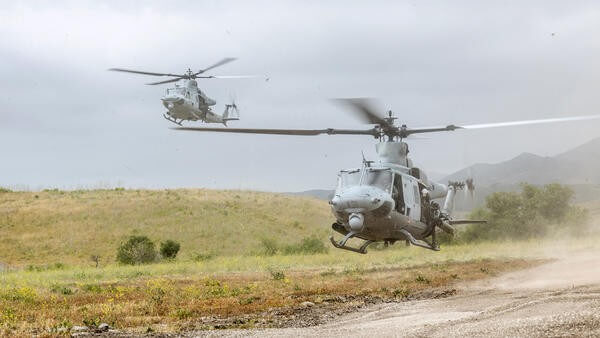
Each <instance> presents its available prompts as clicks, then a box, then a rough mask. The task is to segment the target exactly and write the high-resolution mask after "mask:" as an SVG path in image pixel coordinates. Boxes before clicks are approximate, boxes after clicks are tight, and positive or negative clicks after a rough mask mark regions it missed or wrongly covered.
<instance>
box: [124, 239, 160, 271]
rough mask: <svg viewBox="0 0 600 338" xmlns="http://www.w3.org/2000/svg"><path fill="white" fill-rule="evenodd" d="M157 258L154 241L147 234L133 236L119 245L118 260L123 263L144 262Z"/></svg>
mask: <svg viewBox="0 0 600 338" xmlns="http://www.w3.org/2000/svg"><path fill="white" fill-rule="evenodd" d="M155 260H156V249H155V247H154V242H152V241H151V240H150V239H149V238H148V237H146V236H131V237H129V239H128V240H127V241H126V242H124V243H123V244H121V246H119V249H118V251H117V261H118V262H119V263H122V264H131V265H134V264H144V263H151V262H153V261H155Z"/></svg>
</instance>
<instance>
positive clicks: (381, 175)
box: [361, 169, 392, 192]
mask: <svg viewBox="0 0 600 338" xmlns="http://www.w3.org/2000/svg"><path fill="white" fill-rule="evenodd" d="M361 184H362V185H371V186H374V187H377V188H379V189H382V190H384V191H388V192H389V191H390V189H391V188H392V172H391V171H390V170H373V169H368V170H367V172H365V176H364V177H363V179H362V183H361Z"/></svg>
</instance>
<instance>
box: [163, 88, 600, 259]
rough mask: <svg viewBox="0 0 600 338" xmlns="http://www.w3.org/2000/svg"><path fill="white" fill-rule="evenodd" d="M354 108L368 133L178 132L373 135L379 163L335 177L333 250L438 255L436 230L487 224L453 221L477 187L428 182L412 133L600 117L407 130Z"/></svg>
mask: <svg viewBox="0 0 600 338" xmlns="http://www.w3.org/2000/svg"><path fill="white" fill-rule="evenodd" d="M340 102H341V103H343V104H345V105H346V106H348V107H350V108H352V110H353V111H354V113H355V114H357V115H358V116H359V117H360V118H362V119H363V120H364V121H365V122H367V123H368V124H373V125H374V126H373V127H372V128H370V129H334V128H328V129H246V128H193V127H180V128H175V129H176V130H187V131H201V132H226V133H251V134H271V135H298V136H315V135H322V134H326V135H365V136H371V137H374V138H375V139H376V140H377V141H378V142H377V143H376V145H375V149H376V153H377V156H378V158H377V161H367V160H366V159H365V158H364V156H363V160H362V164H361V166H359V167H357V168H351V169H343V170H341V171H340V172H339V174H338V180H337V186H336V189H335V192H334V195H333V197H332V198H331V200H330V201H329V204H330V205H331V210H332V213H333V215H334V217H335V222H334V223H333V224H332V225H331V227H332V229H333V230H334V231H335V232H338V233H340V234H342V235H343V236H344V237H343V238H342V239H341V240H339V241H336V240H335V239H334V237H333V236H330V237H329V240H330V241H331V243H332V245H333V246H334V247H336V248H339V249H343V250H348V251H352V252H357V253H361V254H366V253H367V247H368V246H369V245H370V244H372V243H375V242H383V243H384V246H385V247H387V246H389V245H391V244H394V243H395V242H397V241H405V242H406V244H407V245H411V244H412V245H415V246H418V247H422V248H425V249H430V250H434V251H439V250H440V246H439V242H438V238H437V232H438V229H439V231H443V232H445V233H447V234H449V235H450V236H453V235H454V233H455V232H456V228H455V226H456V225H459V224H471V223H485V221H483V220H468V219H454V218H453V217H452V212H453V206H454V198H455V196H456V194H457V191H459V190H463V189H465V188H466V189H467V192H469V193H472V191H473V190H474V189H475V184H474V182H473V180H472V178H467V179H466V180H465V181H456V182H448V183H447V184H442V183H439V182H434V181H432V180H430V179H428V177H427V174H426V172H425V171H424V170H422V169H420V168H418V167H416V166H414V165H413V162H412V160H411V159H410V158H409V157H408V154H409V147H408V144H407V143H406V142H404V140H406V139H410V138H412V137H413V135H415V134H424V133H435V132H446V131H456V130H463V129H464V130H468V129H481V128H495V127H508V126H518V125H530V124H541V123H552V122H566V121H578V120H589V119H598V118H600V115H588V116H574V117H564V118H552V119H540V120H523V121H512V122H500V123H485V124H472V125H460V126H457V125H453V124H451V125H447V126H442V127H426V128H408V127H407V126H406V125H405V124H402V125H400V126H398V125H396V124H395V120H396V119H397V118H396V117H395V116H394V114H393V112H392V111H391V110H390V111H388V112H387V116H385V117H384V116H381V115H379V113H378V112H377V111H376V110H374V109H373V108H372V105H371V104H370V102H369V101H368V100H366V99H340ZM354 237H356V238H359V239H362V240H363V241H364V242H363V243H362V245H360V247H352V246H349V245H347V241H348V240H349V239H351V238H354Z"/></svg>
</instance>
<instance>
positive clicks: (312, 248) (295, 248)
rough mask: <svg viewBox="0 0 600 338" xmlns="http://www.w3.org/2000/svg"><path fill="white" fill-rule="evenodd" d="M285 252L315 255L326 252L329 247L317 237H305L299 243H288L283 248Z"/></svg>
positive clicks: (288, 253)
mask: <svg viewBox="0 0 600 338" xmlns="http://www.w3.org/2000/svg"><path fill="white" fill-rule="evenodd" d="M283 252H284V253H285V254H287V255H293V254H305V255H314V254H319V253H326V252H327V247H326V246H325V244H323V242H322V241H321V240H320V239H318V238H317V237H314V236H313V237H305V238H303V239H302V242H300V243H299V244H292V245H288V246H286V247H285V248H284V249H283Z"/></svg>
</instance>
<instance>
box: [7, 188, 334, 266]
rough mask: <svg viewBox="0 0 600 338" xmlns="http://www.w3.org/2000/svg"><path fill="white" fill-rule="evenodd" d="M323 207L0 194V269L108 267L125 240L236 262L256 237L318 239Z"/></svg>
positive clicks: (191, 194) (174, 193) (255, 247)
mask: <svg viewBox="0 0 600 338" xmlns="http://www.w3.org/2000/svg"><path fill="white" fill-rule="evenodd" d="M331 222H332V215H331V213H330V211H329V206H328V205H327V202H325V201H322V200H316V199H312V198H308V197H293V196H287V195H282V194H274V193H261V192H251V191H216V190H205V189H194V190H187V189H181V190H83V191H43V192H3V193H0V264H1V263H4V264H10V265H24V264H49V263H55V262H61V263H66V264H84V263H85V264H90V256H91V255H99V256H100V257H101V262H102V263H109V262H114V257H115V252H116V248H117V246H118V245H119V243H120V242H121V241H122V240H123V239H125V238H126V237H127V236H129V235H133V234H139V235H146V236H148V237H150V238H151V239H152V240H154V241H155V242H157V244H158V242H160V241H161V240H165V239H173V240H176V241H179V242H181V247H182V249H181V252H180V257H182V258H183V259H186V258H189V257H191V256H192V255H194V254H196V253H200V254H214V255H240V254H241V255H244V254H251V253H256V252H258V251H259V250H260V249H261V240H262V239H263V238H272V239H275V240H276V241H277V242H279V243H281V244H293V243H298V242H300V241H301V240H302V239H303V238H305V237H308V236H311V235H317V236H319V238H323V239H325V238H326V235H327V234H328V233H329V229H330V228H329V225H330V224H331Z"/></svg>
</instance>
